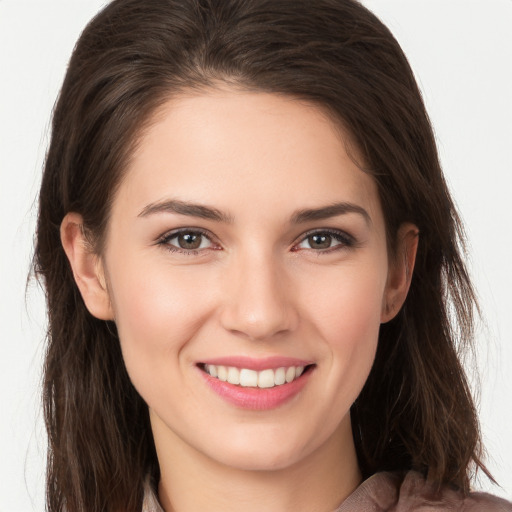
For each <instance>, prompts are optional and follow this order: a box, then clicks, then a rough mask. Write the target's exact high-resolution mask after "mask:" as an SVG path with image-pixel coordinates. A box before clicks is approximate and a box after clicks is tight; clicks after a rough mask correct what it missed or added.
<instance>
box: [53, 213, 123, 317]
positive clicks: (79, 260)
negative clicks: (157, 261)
mask: <svg viewBox="0 0 512 512" xmlns="http://www.w3.org/2000/svg"><path fill="white" fill-rule="evenodd" d="M82 226H83V222H82V216H81V215H79V214H78V213H68V214H67V215H66V216H65V217H64V219H63V220H62V223H61V225H60V238H61V243H62V246H63V248H64V251H65V253H66V255H67V257H68V260H69V263H70V265H71V269H72V271H73V276H74V278H75V282H76V284H77V286H78V289H79V290H80V293H81V295H82V298H83V300H84V302H85V305H86V307H87V309H88V310H89V312H90V313H91V315H93V316H95V317H96V318H98V319H100V320H113V319H114V315H113V311H112V304H111V301H110V296H109V293H108V288H107V281H106V278H105V271H104V268H103V263H102V261H101V258H100V257H99V256H98V255H97V254H96V253H94V251H93V250H92V248H91V246H90V243H89V241H88V240H87V239H86V236H85V233H84V231H83V227H82Z"/></svg>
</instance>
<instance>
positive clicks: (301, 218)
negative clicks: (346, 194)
mask: <svg viewBox="0 0 512 512" xmlns="http://www.w3.org/2000/svg"><path fill="white" fill-rule="evenodd" d="M347 213H357V214H359V215H362V216H363V217H364V220H365V221H366V224H368V225H371V224H372V219H371V217H370V214H369V213H368V212H367V211H366V210H365V209H364V208H363V207H361V206H359V205H357V204H353V203H347V202H342V203H334V204H331V205H329V206H324V207H321V208H308V209H305V210H298V211H297V212H295V213H294V214H293V216H292V223H293V224H303V223H305V222H311V221H315V220H325V219H330V218H331V217H337V216H338V215H345V214H347Z"/></svg>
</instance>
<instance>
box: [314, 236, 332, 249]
mask: <svg viewBox="0 0 512 512" xmlns="http://www.w3.org/2000/svg"><path fill="white" fill-rule="evenodd" d="M331 241H332V240H331V237H330V236H329V235H311V236H310V237H309V245H310V246H311V247H312V248H314V249H328V248H329V247H330V246H331Z"/></svg>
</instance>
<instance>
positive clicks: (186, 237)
mask: <svg viewBox="0 0 512 512" xmlns="http://www.w3.org/2000/svg"><path fill="white" fill-rule="evenodd" d="M201 236H202V235H196V234H194V233H185V234H183V235H179V236H178V243H179V246H180V247H181V248H182V249H197V248H199V246H200V245H201Z"/></svg>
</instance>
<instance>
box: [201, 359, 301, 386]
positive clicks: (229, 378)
mask: <svg viewBox="0 0 512 512" xmlns="http://www.w3.org/2000/svg"><path fill="white" fill-rule="evenodd" d="M204 369H205V371H206V373H208V374H209V375H211V376H212V377H215V378H217V379H219V380H221V381H223V382H229V383H230V384H235V385H238V386H242V387H245V388H249V387H251V388H256V387H258V388H273V387H274V386H281V385H283V384H285V383H290V382H293V381H294V380H295V379H298V378H299V377H300V376H301V375H302V374H303V373H304V366H290V367H288V368H284V367H283V368H277V369H276V370H272V369H268V370H262V371H260V372H257V371H255V370H249V369H247V368H236V367H234V366H216V365H214V364H207V365H205V366H204Z"/></svg>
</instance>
